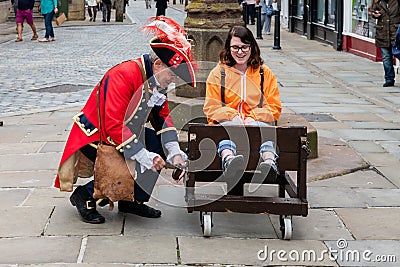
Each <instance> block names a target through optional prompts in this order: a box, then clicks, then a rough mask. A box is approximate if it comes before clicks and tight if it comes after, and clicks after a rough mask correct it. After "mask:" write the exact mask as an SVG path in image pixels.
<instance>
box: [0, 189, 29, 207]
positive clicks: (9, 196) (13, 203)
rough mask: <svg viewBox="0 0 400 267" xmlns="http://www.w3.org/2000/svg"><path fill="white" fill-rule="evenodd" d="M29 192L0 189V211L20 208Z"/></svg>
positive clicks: (27, 190)
mask: <svg viewBox="0 0 400 267" xmlns="http://www.w3.org/2000/svg"><path fill="white" fill-rule="evenodd" d="M31 192H32V190H31V189H18V188H7V189H0V209H6V208H8V207H17V206H21V205H22V204H23V203H24V202H25V200H26V198H27V197H28V195H29V194H30V193H31Z"/></svg>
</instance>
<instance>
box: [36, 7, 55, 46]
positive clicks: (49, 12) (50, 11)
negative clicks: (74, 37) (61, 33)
mask: <svg viewBox="0 0 400 267" xmlns="http://www.w3.org/2000/svg"><path fill="white" fill-rule="evenodd" d="M38 10H39V12H41V13H42V15H43V17H44V26H45V27H46V34H45V36H44V38H40V39H39V42H50V41H55V40H56V39H55V38H54V30H53V25H52V21H53V17H54V14H55V13H57V12H58V8H57V0H40V4H39V6H38Z"/></svg>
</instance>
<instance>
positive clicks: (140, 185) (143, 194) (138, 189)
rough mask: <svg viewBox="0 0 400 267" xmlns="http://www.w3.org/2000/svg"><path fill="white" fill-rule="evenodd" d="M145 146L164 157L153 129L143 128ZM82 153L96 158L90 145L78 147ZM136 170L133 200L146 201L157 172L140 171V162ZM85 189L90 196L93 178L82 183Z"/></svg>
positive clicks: (159, 140) (159, 139) (158, 137)
mask: <svg viewBox="0 0 400 267" xmlns="http://www.w3.org/2000/svg"><path fill="white" fill-rule="evenodd" d="M145 146H146V149H147V150H149V151H151V152H154V153H157V154H159V155H160V156H161V157H163V158H164V159H165V158H166V157H165V154H164V152H163V149H162V145H161V138H160V136H157V135H156V133H155V131H154V130H152V129H149V128H145ZM80 151H81V152H82V154H84V155H85V156H86V157H87V158H88V159H90V160H91V161H93V162H94V161H95V160H96V152H97V151H96V149H95V148H94V147H92V146H90V145H86V146H84V147H82V148H81V149H80ZM136 171H137V174H138V177H137V178H136V180H135V185H134V195H135V200H137V201H139V202H147V201H149V199H150V196H151V193H152V192H153V189H154V186H155V184H156V182H157V179H158V173H157V172H154V171H152V170H147V171H145V172H144V173H140V164H139V163H137V165H136ZM84 187H85V188H86V190H87V191H88V192H89V194H90V195H91V196H93V193H94V182H93V180H92V181H90V182H88V183H87V184H85V185H84Z"/></svg>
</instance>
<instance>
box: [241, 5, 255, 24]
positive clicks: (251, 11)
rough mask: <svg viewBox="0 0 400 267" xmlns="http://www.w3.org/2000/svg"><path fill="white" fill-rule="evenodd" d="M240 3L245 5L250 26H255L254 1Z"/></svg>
mask: <svg viewBox="0 0 400 267" xmlns="http://www.w3.org/2000/svg"><path fill="white" fill-rule="evenodd" d="M242 3H246V4H247V10H248V11H249V12H248V14H247V15H248V16H249V17H250V24H251V25H254V24H255V21H256V20H255V18H256V0H243V2H242Z"/></svg>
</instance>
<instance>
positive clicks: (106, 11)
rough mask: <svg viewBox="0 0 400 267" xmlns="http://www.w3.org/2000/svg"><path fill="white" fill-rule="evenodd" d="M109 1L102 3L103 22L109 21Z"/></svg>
mask: <svg viewBox="0 0 400 267" xmlns="http://www.w3.org/2000/svg"><path fill="white" fill-rule="evenodd" d="M110 18H111V3H103V22H106V21H107V22H110Z"/></svg>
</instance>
